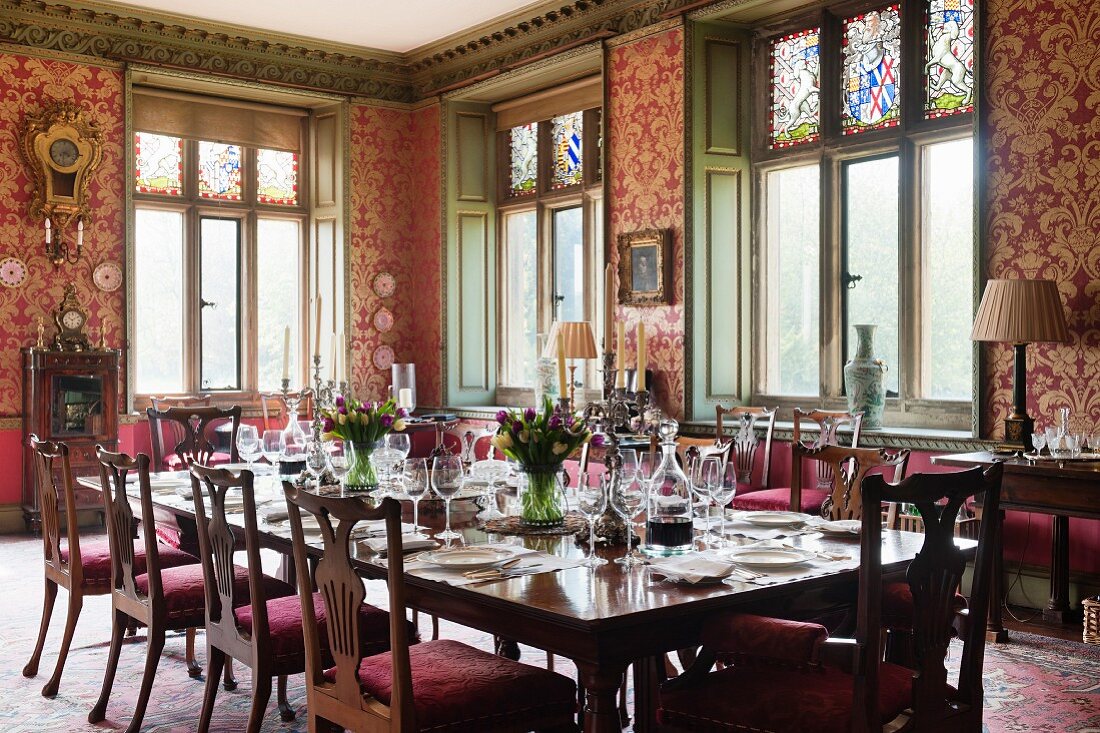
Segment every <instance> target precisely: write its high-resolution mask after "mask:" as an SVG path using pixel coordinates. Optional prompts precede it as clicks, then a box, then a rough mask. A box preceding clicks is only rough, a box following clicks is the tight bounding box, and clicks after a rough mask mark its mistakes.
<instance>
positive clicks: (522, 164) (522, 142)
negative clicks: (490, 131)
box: [508, 122, 539, 196]
mask: <svg viewBox="0 0 1100 733" xmlns="http://www.w3.org/2000/svg"><path fill="white" fill-rule="evenodd" d="M508 150H509V157H510V163H511V167H510V171H509V174H508V192H509V193H510V194H511V195H512V196H527V195H528V194H533V193H534V192H535V181H536V178H537V173H538V164H539V123H537V122H530V123H528V124H526V125H519V126H517V127H513V128H512V129H511V130H510V131H509V133H508Z"/></svg>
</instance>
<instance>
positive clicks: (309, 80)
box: [0, 0, 418, 102]
mask: <svg viewBox="0 0 1100 733" xmlns="http://www.w3.org/2000/svg"><path fill="white" fill-rule="evenodd" d="M148 15H152V14H151V13H150V14H148ZM239 32H240V31H239V30H236V31H222V30H217V29H215V30H207V29H204V28H187V27H184V26H181V25H176V24H170V23H165V22H161V21H158V20H147V19H143V18H138V17H135V16H123V15H120V14H118V13H115V12H107V11H104V10H100V9H98V8H96V7H92V6H90V5H89V6H87V7H78V6H77V5H76V4H75V3H74V4H72V5H60V4H47V3H44V2H38V1H37V0H0V40H3V41H7V42H9V43H13V44H17V45H23V46H30V47H33V48H37V49H41V50H51V51H61V52H66V53H75V54H79V55H82V56H94V57H97V58H105V59H110V60H113V61H122V62H127V63H142V64H149V65H153V66H158V67H162V68H169V69H177V70H180V71H191V72H200V73H204V74H210V75H214V76H221V77H226V78H236V79H248V80H252V81H257V82H263V83H266V84H277V85H281V86H287V87H291V88H295V89H304V90H310V91H320V92H333V93H337V94H342V95H345V96H349V95H354V96H363V97H370V98H373V99H385V100H389V101H395V102H412V101H415V100H416V99H417V96H418V95H417V94H416V92H415V90H414V88H413V86H412V84H410V83H409V81H408V77H407V75H408V71H407V69H406V67H404V66H403V65H402V64H400V63H396V62H394V61H389V60H380V59H372V58H366V57H363V56H352V55H348V54H345V53H342V52H336V51H326V50H323V49H310V48H305V47H302V46H297V45H291V44H290V43H286V42H283V41H280V40H277V39H276V40H267V39H258V38H245V37H242V36H240V35H236V33H239Z"/></svg>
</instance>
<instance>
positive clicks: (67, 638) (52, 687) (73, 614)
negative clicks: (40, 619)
mask: <svg viewBox="0 0 1100 733" xmlns="http://www.w3.org/2000/svg"><path fill="white" fill-rule="evenodd" d="M83 607H84V594H83V593H81V592H80V591H79V590H74V589H70V590H69V607H68V611H67V613H66V615H65V635H64V636H63V637H62V638H61V651H59V652H58V654H57V665H56V666H55V667H54V670H53V676H52V677H50V681H49V682H47V683H46V685H45V686H44V687H43V688H42V696H43V697H53V696H55V695H56V694H57V688H58V687H60V685H61V673H62V672H63V671H64V669H65V660H66V659H67V658H68V656H69V646H70V645H71V644H72V643H73V634H74V633H76V622H77V621H78V620H79V619H80V609H81V608H83Z"/></svg>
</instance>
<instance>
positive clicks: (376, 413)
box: [321, 395, 408, 489]
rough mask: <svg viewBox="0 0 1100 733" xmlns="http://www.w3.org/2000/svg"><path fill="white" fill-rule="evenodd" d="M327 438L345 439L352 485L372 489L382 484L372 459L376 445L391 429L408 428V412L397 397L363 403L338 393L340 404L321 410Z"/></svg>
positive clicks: (349, 484) (350, 485)
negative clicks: (379, 482)
mask: <svg viewBox="0 0 1100 733" xmlns="http://www.w3.org/2000/svg"><path fill="white" fill-rule="evenodd" d="M321 417H322V418H324V427H323V431H324V433H323V435H322V436H321V437H322V438H324V439H325V440H343V441H344V451H345V455H347V456H348V463H349V467H348V474H347V477H346V479H345V484H346V486H347V487H348V488H370V489H373V488H374V487H376V486H377V485H378V475H377V473H376V472H375V470H374V464H373V463H372V462H371V454H373V453H374V448H375V444H376V443H377V442H378V441H380V440H382V439H383V438H384V437H386V435H387V434H388V433H390V432H391V431H397V432H401V431H402V430H404V429H405V418H406V417H408V411H407V410H405V408H403V407H398V406H397V403H396V402H394V400H393V398H390V399H388V400H386V401H385V402H360V401H359V400H357V399H355V398H353V397H344V396H343V395H337V397H336V404H335V406H334V407H332V408H330V409H323V410H321Z"/></svg>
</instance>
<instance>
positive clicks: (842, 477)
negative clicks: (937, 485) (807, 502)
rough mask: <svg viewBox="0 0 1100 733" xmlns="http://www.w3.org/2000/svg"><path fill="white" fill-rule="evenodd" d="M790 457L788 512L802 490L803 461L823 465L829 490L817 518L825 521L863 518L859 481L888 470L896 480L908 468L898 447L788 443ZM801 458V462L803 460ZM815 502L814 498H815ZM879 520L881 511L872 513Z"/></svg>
mask: <svg viewBox="0 0 1100 733" xmlns="http://www.w3.org/2000/svg"><path fill="white" fill-rule="evenodd" d="M791 452H792V454H793V455H794V458H793V459H792V461H791V503H790V507H791V509H790V510H791V511H798V510H797V509H795V507H797V506H799V504H800V497H801V494H802V492H803V491H807V490H809V489H805V488H804V487H803V486H802V483H803V476H804V475H805V472H804V470H803V466H804V465H805V461H807V460H808V461H810V462H812V463H814V464H816V465H818V466H820V465H824V466H825V467H826V469H827V474H828V475H829V476H830V477H832V487H831V489H830V490H829V492H828V494H827V495H826V496H825V498H824V499H822V500H821V509H820V513H821V516H822V517H824V518H826V519H834V520H835V519H861V518H862V517H863V507H864V502H863V497H862V494H861V493H860V492H861V489H860V487H861V486H862V483H863V479H864V478H865V477H867V476H868V475H870V473H871V472H877V473H881V472H882V471H890V469H893V470H892V471H890V473H891V474H892V476H891V480H893V481H900V480H902V479H903V478H904V477H905V470H906V468H907V467H908V465H909V450H908V449H905V448H902V449H900V450H895V451H891V450H888V449H886V448H849V447H847V446H839V445H821V446H817V447H811V448H807V447H805V446H804V445H803V444H802V443H798V442H796V443H793V444H791ZM804 459H805V460H804ZM822 474H823V472H822V471H821V470H820V469H815V470H814V472H813V476H814V481H815V482H816V481H818V480H819V478H820V476H821V475H822ZM815 501H816V499H815ZM876 516H879V517H880V520H879V521H881V512H876Z"/></svg>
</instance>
